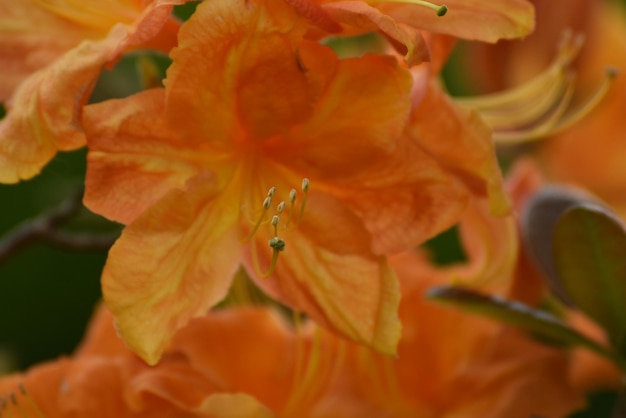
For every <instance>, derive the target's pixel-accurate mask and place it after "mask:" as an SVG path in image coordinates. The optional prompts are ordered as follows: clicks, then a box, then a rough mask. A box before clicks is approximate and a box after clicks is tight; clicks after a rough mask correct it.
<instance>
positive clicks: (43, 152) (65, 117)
mask: <svg viewBox="0 0 626 418" xmlns="http://www.w3.org/2000/svg"><path fill="white" fill-rule="evenodd" d="M182 2H183V1H182V0H151V1H136V0H114V1H109V2H101V1H70V0H65V1H50V0H27V1H2V2H1V3H0V62H1V63H2V65H0V101H1V102H3V103H4V105H5V107H6V109H7V115H6V117H5V118H4V119H3V120H2V121H0V182H2V183H15V182H17V181H19V180H20V179H28V178H30V177H33V176H34V175H36V174H37V173H39V171H40V170H41V168H42V167H43V166H44V165H45V164H46V163H47V162H48V161H49V160H50V159H51V158H52V157H53V156H54V155H55V154H56V152H57V150H64V151H67V150H73V149H76V148H79V147H81V146H83V145H84V144H85V138H84V134H83V132H82V130H81V128H80V119H81V118H80V113H81V106H82V105H83V104H84V103H85V102H86V100H87V99H88V98H89V93H90V91H91V87H92V86H93V84H94V83H95V81H96V80H97V78H98V75H99V73H100V71H101V69H102V67H103V66H104V65H106V64H112V63H114V62H115V60H117V59H118V57H119V55H120V54H121V53H122V52H123V51H126V50H128V49H131V48H139V47H155V48H159V49H161V50H163V51H169V49H170V48H171V47H172V46H174V45H175V41H176V38H175V36H176V31H177V28H178V24H177V23H175V22H174V20H172V19H171V18H170V17H169V15H170V11H171V8H172V4H176V3H182Z"/></svg>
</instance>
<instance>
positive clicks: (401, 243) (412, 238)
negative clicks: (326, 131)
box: [332, 137, 469, 254]
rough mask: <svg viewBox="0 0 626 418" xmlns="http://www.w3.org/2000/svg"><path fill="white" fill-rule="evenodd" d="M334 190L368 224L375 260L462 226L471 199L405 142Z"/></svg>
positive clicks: (436, 164)
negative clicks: (452, 227)
mask: <svg viewBox="0 0 626 418" xmlns="http://www.w3.org/2000/svg"><path fill="white" fill-rule="evenodd" d="M341 186H342V187H341V188H336V189H334V190H332V193H333V194H335V195H336V196H337V197H338V198H339V199H340V200H341V201H342V202H344V203H345V204H346V205H347V206H349V207H350V208H351V209H352V210H353V211H354V212H355V213H357V214H358V215H359V217H360V218H361V219H362V220H363V222H364V223H365V225H366V227H367V229H368V230H369V231H370V233H371V234H372V236H373V243H372V245H373V246H372V248H373V250H374V252H375V253H377V254H393V253H397V252H400V251H405V250H408V249H410V248H413V247H415V246H416V245H418V244H421V243H422V242H424V241H425V240H427V239H429V238H431V237H433V236H434V235H436V234H438V233H440V232H442V231H443V230H445V229H447V228H449V227H450V226H452V225H453V224H454V223H455V222H457V221H458V219H459V217H460V216H461V213H462V212H463V210H464V209H465V207H466V205H467V202H468V199H469V194H468V192H467V191H466V190H464V188H463V187H461V186H460V185H459V184H458V182H456V181H455V179H454V178H452V176H451V175H450V174H449V173H448V172H446V170H445V169H442V167H441V166H440V165H439V163H438V162H437V161H436V160H435V159H433V158H432V156H431V155H429V154H428V153H426V152H424V150H422V149H420V147H419V146H417V144H415V143H413V142H411V141H410V140H408V138H406V137H405V138H402V139H401V140H399V141H398V143H397V147H396V149H395V150H394V152H393V153H392V154H391V155H388V156H386V157H385V158H379V160H378V161H376V162H375V163H374V164H372V165H371V166H370V168H369V170H367V171H366V172H364V173H361V174H360V175H359V176H355V177H354V178H353V179H351V181H350V182H346V183H344V184H341Z"/></svg>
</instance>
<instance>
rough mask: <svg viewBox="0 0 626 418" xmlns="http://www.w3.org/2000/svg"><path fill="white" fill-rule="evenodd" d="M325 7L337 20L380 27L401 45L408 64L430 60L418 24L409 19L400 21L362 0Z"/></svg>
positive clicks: (360, 27)
mask: <svg viewBox="0 0 626 418" xmlns="http://www.w3.org/2000/svg"><path fill="white" fill-rule="evenodd" d="M324 9H325V10H326V11H327V12H328V14H329V15H330V16H332V17H333V18H334V19H335V20H337V21H338V22H341V23H343V24H346V25H348V26H350V27H353V28H356V29H357V30H358V31H359V32H372V31H380V32H382V33H383V34H384V35H385V36H387V37H389V38H390V39H391V40H393V41H394V44H398V45H401V46H402V47H403V49H404V50H402V49H401V52H402V53H403V54H404V55H405V56H404V60H405V61H406V63H407V65H409V66H413V65H417V64H419V63H421V62H424V61H428V59H429V53H428V48H427V46H426V42H425V40H424V38H423V37H422V33H421V31H420V29H419V28H417V27H415V26H412V25H411V24H409V22H406V23H404V24H403V23H399V22H398V21H396V20H394V19H393V18H392V17H390V16H387V15H385V14H384V13H381V11H380V10H378V9H376V8H375V7H372V6H370V5H368V4H367V3H365V2H359V1H339V2H330V3H326V4H324Z"/></svg>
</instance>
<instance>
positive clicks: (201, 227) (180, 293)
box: [102, 175, 241, 364]
mask: <svg viewBox="0 0 626 418" xmlns="http://www.w3.org/2000/svg"><path fill="white" fill-rule="evenodd" d="M212 188H213V185H212V184H211V179H206V178H203V176H202V175H200V176H198V177H196V178H194V179H193V181H192V182H190V183H189V184H188V187H187V189H186V190H184V191H181V190H173V191H171V192H170V193H168V194H167V195H166V196H165V197H164V198H163V199H161V200H160V201H158V202H157V203H155V204H154V206H152V207H151V208H149V209H148V210H146V211H145V212H144V213H143V214H141V215H140V216H139V217H138V218H137V219H136V220H135V221H134V222H133V223H131V224H130V225H129V226H128V227H126V229H125V230H124V232H123V233H122V236H121V237H120V239H118V241H117V242H116V243H115V245H113V247H112V248H111V250H110V252H109V258H108V260H107V264H106V266H105V268H104V272H103V275H102V292H103V295H104V298H105V301H106V303H107V306H108V307H109V309H111V312H113V314H114V316H115V320H116V324H117V327H118V330H119V332H120V334H121V335H122V337H123V338H124V340H125V341H126V343H127V344H128V345H129V346H130V347H131V348H132V349H133V350H134V351H135V352H136V353H137V354H138V355H139V356H140V357H142V358H143V359H144V360H146V361H147V362H148V363H149V364H154V363H156V362H157V361H158V359H159V357H160V355H161V352H162V351H163V349H164V348H165V347H166V345H167V344H168V342H169V340H170V338H171V337H172V335H173V334H174V332H175V331H176V330H178V329H179V328H181V327H182V326H183V325H185V324H186V323H187V322H188V321H189V319H191V318H192V317H194V316H198V315H201V314H203V313H205V312H206V310H207V309H209V308H210V307H211V306H213V305H215V304H216V303H217V302H219V301H220V300H221V299H222V298H223V297H224V296H225V295H226V292H227V291H228V288H229V286H230V283H231V281H232V277H233V275H234V273H235V270H236V269H237V267H238V265H239V260H240V257H241V255H240V252H241V250H240V249H241V243H240V241H239V237H238V236H237V232H238V231H237V229H236V228H234V225H235V223H236V221H237V216H238V208H233V207H232V206H229V204H230V203H231V202H230V201H229V200H227V199H220V195H219V194H216V192H215V191H213V190H211V189H212ZM222 197H223V196H222Z"/></svg>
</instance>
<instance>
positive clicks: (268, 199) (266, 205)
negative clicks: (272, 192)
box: [263, 195, 272, 210]
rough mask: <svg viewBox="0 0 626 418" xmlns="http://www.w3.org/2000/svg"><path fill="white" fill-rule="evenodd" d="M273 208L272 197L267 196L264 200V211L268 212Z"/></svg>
mask: <svg viewBox="0 0 626 418" xmlns="http://www.w3.org/2000/svg"><path fill="white" fill-rule="evenodd" d="M270 206H272V196H269V195H268V196H267V197H266V198H265V200H263V209H265V210H268V209H269V208H270Z"/></svg>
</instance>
